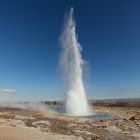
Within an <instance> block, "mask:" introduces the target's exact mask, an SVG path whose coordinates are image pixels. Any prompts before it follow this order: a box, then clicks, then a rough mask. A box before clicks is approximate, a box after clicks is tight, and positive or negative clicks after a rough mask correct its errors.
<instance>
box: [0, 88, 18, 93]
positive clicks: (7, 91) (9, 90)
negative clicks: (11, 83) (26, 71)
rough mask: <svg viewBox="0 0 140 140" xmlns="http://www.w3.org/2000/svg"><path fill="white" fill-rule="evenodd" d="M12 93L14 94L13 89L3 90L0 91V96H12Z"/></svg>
mask: <svg viewBox="0 0 140 140" xmlns="http://www.w3.org/2000/svg"><path fill="white" fill-rule="evenodd" d="M14 93H16V90H15V89H8V88H5V89H1V90H0V94H14Z"/></svg>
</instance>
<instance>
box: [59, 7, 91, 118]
mask: <svg viewBox="0 0 140 140" xmlns="http://www.w3.org/2000/svg"><path fill="white" fill-rule="evenodd" d="M60 42H61V46H62V54H61V61H60V63H61V66H62V69H63V71H64V74H65V78H66V83H67V89H66V90H67V96H66V112H67V114H69V115H76V116H84V115H89V106H88V102H87V98H86V94H85V89H84V84H83V60H82V57H81V50H82V48H81V46H80V44H79V42H78V40H77V36H76V24H75V21H74V19H73V8H71V9H70V12H69V13H68V14H67V15H66V17H65V21H64V28H63V32H62V35H61V38H60Z"/></svg>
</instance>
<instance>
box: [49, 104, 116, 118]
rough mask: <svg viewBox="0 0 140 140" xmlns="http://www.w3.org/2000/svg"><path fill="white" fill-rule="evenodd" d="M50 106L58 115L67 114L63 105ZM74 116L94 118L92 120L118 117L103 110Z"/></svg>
mask: <svg viewBox="0 0 140 140" xmlns="http://www.w3.org/2000/svg"><path fill="white" fill-rule="evenodd" d="M50 108H51V109H52V110H54V111H55V112H57V113H58V114H60V115H65V116H68V115H67V114H66V113H65V108H64V107H63V106H60V105H52V106H51V107H50ZM72 117H73V116H72ZM76 117H81V118H87V119H94V120H108V119H117V118H118V117H117V116H114V115H112V114H109V113H105V112H93V113H91V114H90V115H88V116H76Z"/></svg>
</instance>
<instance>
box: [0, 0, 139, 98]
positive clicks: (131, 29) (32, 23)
mask: <svg viewBox="0 0 140 140" xmlns="http://www.w3.org/2000/svg"><path fill="white" fill-rule="evenodd" d="M139 5H140V1H138V0H134V1H131V0H117V1H112V0H108V1H104V0H61V1H58V0H38V1H36V0H13V1H11V0H1V1H0V91H1V92H0V96H1V97H0V98H1V100H3V99H16V100H18V99H19V100H26V99H52V100H53V99H63V97H64V92H63V83H62V79H61V74H60V69H59V65H58V63H59V55H60V50H61V49H60V46H59V36H60V34H61V30H62V23H63V18H64V14H65V12H66V11H67V10H68V9H69V8H70V7H71V6H73V7H74V12H75V13H74V17H75V20H76V23H77V34H78V40H79V42H80V44H81V45H82V47H83V52H82V55H83V58H84V60H86V61H87V63H88V73H86V74H85V75H86V78H85V79H86V81H85V85H86V91H87V96H88V98H90V99H91V98H92V99H97V98H140V87H139V86H140V64H139V63H140V8H139ZM3 89H13V90H16V93H15V94H12V95H5V93H2V91H3ZM8 94H9V93H8Z"/></svg>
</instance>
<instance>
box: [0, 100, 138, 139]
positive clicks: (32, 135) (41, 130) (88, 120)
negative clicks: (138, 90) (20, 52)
mask: <svg viewBox="0 0 140 140" xmlns="http://www.w3.org/2000/svg"><path fill="white" fill-rule="evenodd" d="M139 103H140V100H135V99H133V100H127V99H125V100H97V101H90V107H91V110H94V112H95V113H94V115H91V116H81V117H77V116H68V115H66V114H64V113H61V111H60V108H62V107H63V106H64V102H63V101H46V102H42V103H38V102H36V103H29V102H26V103H23V102H20V103H15V104H14V105H11V107H10V106H8V105H5V106H7V107H0V140H61V139H62V140H139V139H140V104H139ZM16 105H17V107H16ZM18 106H19V108H18ZM37 106H38V107H37ZM37 108H38V109H37Z"/></svg>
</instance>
